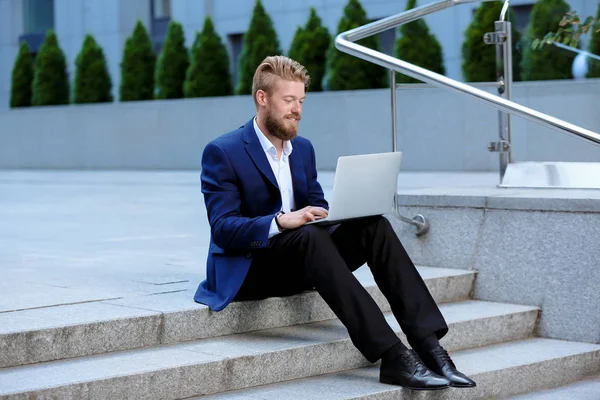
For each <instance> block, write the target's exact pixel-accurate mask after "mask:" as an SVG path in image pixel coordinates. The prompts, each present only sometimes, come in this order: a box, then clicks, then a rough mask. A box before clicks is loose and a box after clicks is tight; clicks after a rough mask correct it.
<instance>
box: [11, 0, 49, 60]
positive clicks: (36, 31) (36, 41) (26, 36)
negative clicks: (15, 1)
mask: <svg viewBox="0 0 600 400" xmlns="http://www.w3.org/2000/svg"><path fill="white" fill-rule="evenodd" d="M50 29H54V0H23V32H24V33H23V35H22V36H20V37H19V43H21V41H25V42H27V44H28V45H29V48H30V49H31V52H32V54H34V55H35V54H36V53H37V52H38V50H39V48H40V46H41V45H42V43H43V42H44V37H45V36H46V32H47V31H48V30H50Z"/></svg>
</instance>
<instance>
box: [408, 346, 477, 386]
mask: <svg viewBox="0 0 600 400" xmlns="http://www.w3.org/2000/svg"><path fill="white" fill-rule="evenodd" d="M419 355H420V356H421V360H423V362H424V363H425V365H426V366H427V367H428V368H429V369H431V370H432V371H433V372H435V373H436V374H438V375H441V376H445V377H446V378H448V380H449V381H450V382H452V386H454V387H459V388H460V387H462V388H467V387H475V386H477V384H476V383H475V381H473V380H472V379H470V378H467V377H466V376H465V375H464V374H463V373H462V372H460V371H458V370H457V369H456V365H454V362H453V361H452V359H451V358H450V356H449V355H448V352H447V351H446V350H445V349H444V348H443V347H442V346H438V347H436V348H435V349H433V350H430V351H424V352H421V353H420V354H419Z"/></svg>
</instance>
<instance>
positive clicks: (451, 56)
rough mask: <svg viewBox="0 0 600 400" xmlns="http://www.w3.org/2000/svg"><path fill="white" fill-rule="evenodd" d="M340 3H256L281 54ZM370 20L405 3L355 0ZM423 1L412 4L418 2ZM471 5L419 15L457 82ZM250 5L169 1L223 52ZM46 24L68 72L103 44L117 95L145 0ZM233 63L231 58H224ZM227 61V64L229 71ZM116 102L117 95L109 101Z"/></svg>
mask: <svg viewBox="0 0 600 400" xmlns="http://www.w3.org/2000/svg"><path fill="white" fill-rule="evenodd" d="M23 1H24V0H0V108H6V107H8V103H9V93H10V76H11V71H12V66H13V63H14V60H15V57H16V54H17V52H18V43H19V38H20V37H21V35H23V34H24V33H25V32H24V31H23V13H22V6H23ZM346 2H347V0H286V1H281V0H263V4H264V6H265V8H266V10H267V12H268V13H269V14H270V16H271V17H272V19H273V20H274V24H275V29H276V30H277V33H278V36H279V40H280V43H281V47H282V50H283V51H284V52H287V50H288V49H289V45H290V43H291V41H292V37H293V34H294V32H295V30H296V27H297V26H298V25H303V24H304V23H305V22H306V20H307V18H308V15H309V9H310V7H311V6H314V7H315V8H316V10H317V12H318V14H319V16H320V17H321V18H322V20H323V23H324V24H325V25H326V26H327V27H328V29H329V31H330V32H331V34H332V36H333V35H335V34H336V33H337V24H338V21H339V19H340V17H341V15H342V11H343V7H344V5H345V4H346ZM361 3H362V4H363V7H364V8H365V10H366V11H367V14H368V17H369V18H370V19H379V18H382V17H387V16H389V15H392V14H396V13H398V12H401V11H403V10H404V8H405V6H406V1H405V0H401V1H398V0H362V1H361ZM426 3H427V1H425V0H422V1H419V4H426ZM533 3H534V1H533V0H513V1H512V2H511V5H512V6H513V7H519V6H522V5H527V4H533ZM569 3H570V4H571V6H572V8H573V9H575V10H577V11H578V12H579V13H581V15H594V14H595V12H596V8H597V0H570V1H569ZM477 4H478V3H471V4H464V5H460V6H457V7H453V8H451V9H448V10H444V11H441V12H438V13H436V14H433V15H430V16H428V17H425V20H426V21H427V23H428V24H429V27H430V28H431V30H432V32H433V33H434V34H435V35H436V36H437V38H438V39H439V40H440V42H441V44H442V46H443V51H444V62H445V64H446V70H447V76H449V77H451V78H453V79H458V80H461V79H462V74H461V46H462V42H463V39H464V36H463V32H464V30H465V29H466V27H467V25H468V24H469V22H470V21H471V17H472V14H473V10H474V8H475V7H476V6H477ZM253 7H254V0H218V1H217V0H171V17H172V19H174V20H176V21H179V22H181V23H182V24H183V26H184V29H185V33H186V39H187V44H188V45H191V43H192V42H193V39H194V36H195V33H196V31H199V30H201V29H202V24H203V21H204V18H205V17H206V16H207V15H210V16H211V17H212V18H213V20H214V22H215V27H216V29H217V31H218V33H219V34H220V35H221V37H222V39H223V41H224V42H225V43H226V45H227V46H228V48H229V50H230V51H233V48H234V47H235V46H234V43H233V42H232V40H234V38H235V36H231V35H238V36H237V38H238V40H239V38H240V36H239V34H243V33H244V31H246V29H247V28H248V24H249V22H250V17H251V13H252V9H253ZM54 13H55V15H54V21H55V29H56V31H57V34H58V38H59V41H60V44H61V46H62V47H63V50H64V51H65V53H66V54H67V59H68V62H69V70H70V72H73V69H74V62H75V58H76V56H77V53H78V51H79V50H80V48H81V45H82V43H83V38H84V36H85V34H86V33H91V34H93V35H94V36H95V37H96V39H97V40H98V41H99V43H100V44H101V45H102V46H103V48H104V51H105V54H106V56H107V59H108V64H109V70H110V73H111V76H112V79H113V85H114V93H115V95H116V94H117V93H118V85H119V81H120V70H119V65H120V62H121V57H122V52H123V46H124V43H125V40H126V38H127V37H128V36H129V35H130V34H131V32H132V30H133V27H134V25H135V23H136V21H137V20H138V19H140V20H142V22H144V24H145V25H146V27H147V28H148V29H149V30H150V28H151V18H150V0H127V1H119V0H54ZM232 58H233V57H232ZM233 67H234V62H233V60H232V68H233ZM115 97H117V96H115Z"/></svg>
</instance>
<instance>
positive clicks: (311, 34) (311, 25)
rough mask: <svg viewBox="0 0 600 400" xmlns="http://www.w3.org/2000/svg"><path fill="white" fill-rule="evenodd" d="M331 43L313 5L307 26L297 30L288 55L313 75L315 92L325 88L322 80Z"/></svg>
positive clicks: (312, 88) (312, 84) (311, 87)
mask: <svg viewBox="0 0 600 400" xmlns="http://www.w3.org/2000/svg"><path fill="white" fill-rule="evenodd" d="M330 44H331V35H330V34H329V31H328V30H327V28H326V27H324V26H323V25H322V23H321V18H319V16H318V15H317V11H316V10H315V9H314V8H313V7H311V9H310V16H309V17H308V21H306V25H305V27H304V28H301V27H298V29H297V30H296V34H295V35H294V40H293V41H292V45H291V46H290V51H289V53H288V56H289V57H290V58H291V59H293V60H296V61H298V62H299V63H300V64H302V65H304V66H305V67H306V69H307V70H308V73H309V75H310V76H311V84H310V90H311V91H313V92H320V91H322V90H323V86H322V81H323V77H324V76H325V70H326V65H327V50H328V49H329V46H330Z"/></svg>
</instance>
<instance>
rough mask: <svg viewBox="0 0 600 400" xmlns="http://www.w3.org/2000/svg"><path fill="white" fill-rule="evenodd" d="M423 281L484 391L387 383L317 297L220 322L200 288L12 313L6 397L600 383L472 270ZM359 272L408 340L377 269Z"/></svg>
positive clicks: (299, 393) (4, 321)
mask: <svg viewBox="0 0 600 400" xmlns="http://www.w3.org/2000/svg"><path fill="white" fill-rule="evenodd" d="M419 272H420V273H421V275H422V276H423V278H424V279H425V281H426V283H427V286H428V287H429V289H430V291H431V292H432V294H433V296H434V298H435V299H436V301H437V302H438V304H440V308H441V310H442V313H443V314H444V316H445V318H446V319H447V322H448V324H449V325H450V332H449V334H448V335H447V337H445V338H444V339H443V341H442V344H443V345H444V346H445V347H446V348H447V350H449V351H450V352H451V353H452V356H453V358H454V360H455V362H456V363H457V365H458V367H459V368H460V369H461V370H462V371H463V372H465V373H466V374H468V375H470V376H471V377H473V378H474V379H475V380H476V381H477V383H478V387H477V388H475V389H456V388H451V389H448V390H444V391H439V392H412V391H409V390H404V389H402V388H400V387H396V386H390V385H384V384H381V383H379V382H378V366H377V365H371V364H370V363H368V362H367V361H366V360H365V359H364V358H363V357H362V355H361V354H360V353H359V352H358V351H357V350H356V349H355V348H354V347H353V345H352V343H351V342H350V340H349V338H348V335H347V332H346V330H345V328H344V327H343V326H342V325H341V323H340V322H339V321H338V320H337V319H336V318H335V316H334V315H333V313H332V312H331V311H330V310H329V309H328V307H327V305H326V304H325V303H324V302H323V301H322V300H321V299H320V298H319V296H318V295H317V294H316V293H314V292H307V293H303V294H301V295H297V296H293V297H289V298H271V299H267V300H264V301H259V302H245V303H234V304H232V305H231V306H230V307H228V308H227V309H226V310H224V311H222V312H219V313H214V312H212V311H210V310H208V308H206V307H204V306H202V305H199V304H195V303H193V301H192V291H191V290H186V291H180V292H176V293H166V294H160V295H153V296H144V297H132V298H125V299H119V300H113V301H110V300H108V301H102V302H90V303H83V304H73V305H65V306H61V307H52V308H39V309H32V310H23V311H15V312H9V313H0V399H183V398H197V399H234V400H235V399H250V398H255V399H256V398H259V399H354V398H361V399H363V398H364V399H388V398H390V399H391V398H394V399H397V398H406V399H417V398H418V399H452V400H454V399H489V398H494V399H500V398H507V397H510V396H514V395H519V394H524V393H528V392H534V391H537V390H542V389H548V388H553V387H558V386H561V385H565V384H569V383H572V382H575V381H578V380H580V379H583V378H586V377H589V376H594V375H598V374H600V345H594V344H589V343H576V342H567V341H559V340H552V339H543V338H535V337H533V331H534V327H535V325H536V320H537V318H538V312H539V309H538V308H537V307H531V306H521V305H515V304H504V303H496V302H486V301H475V300H471V299H470V298H471V292H472V290H473V283H474V280H475V278H476V274H475V273H474V272H471V271H464V270H458V269H447V268H431V267H419ZM355 274H356V276H357V277H358V278H359V279H360V281H361V282H362V284H363V285H364V286H365V287H366V288H367V289H368V291H369V292H370V293H371V295H372V296H373V297H374V298H375V299H376V301H377V303H378V304H379V305H380V307H381V308H382V309H383V310H384V312H386V318H387V319H388V321H389V322H390V324H391V326H392V327H393V328H394V329H395V330H396V331H397V332H398V333H399V334H400V336H401V337H402V338H403V335H402V333H401V332H400V328H399V326H398V324H397V323H396V321H395V319H394V318H393V316H392V314H391V313H390V311H389V305H388V304H387V302H386V301H385V298H384V297H383V296H382V294H381V293H380V292H379V290H378V289H377V287H376V285H375V283H374V281H373V278H372V276H371V274H370V271H369V270H368V269H367V268H366V267H362V268H361V269H359V270H358V271H356V273H355ZM403 339H404V338H403ZM593 383H594V382H593ZM532 398H533V397H532ZM598 398H600V395H599V397H598Z"/></svg>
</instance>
